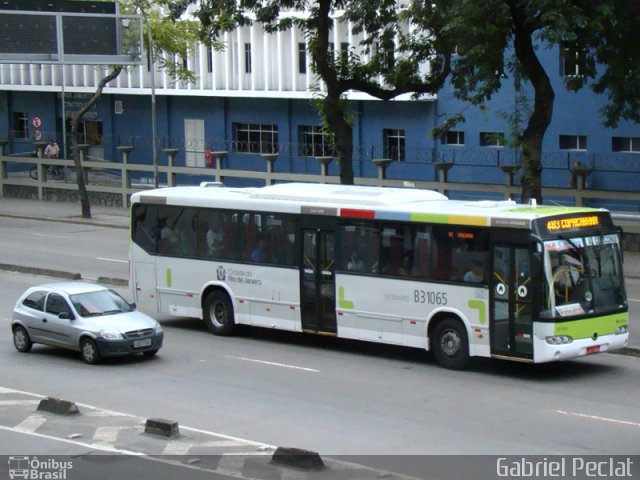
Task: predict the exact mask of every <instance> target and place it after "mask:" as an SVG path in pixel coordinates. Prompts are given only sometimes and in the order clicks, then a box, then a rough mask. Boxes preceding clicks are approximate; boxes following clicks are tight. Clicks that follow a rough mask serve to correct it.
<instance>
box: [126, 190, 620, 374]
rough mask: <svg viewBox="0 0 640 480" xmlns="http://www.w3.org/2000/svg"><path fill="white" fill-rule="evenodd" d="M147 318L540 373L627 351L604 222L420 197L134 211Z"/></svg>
mask: <svg viewBox="0 0 640 480" xmlns="http://www.w3.org/2000/svg"><path fill="white" fill-rule="evenodd" d="M131 240H132V241H131V242H130V261H131V278H130V286H131V289H132V295H133V298H134V301H135V302H136V303H137V305H138V307H139V308H140V309H142V310H143V311H146V312H147V313H150V314H154V313H162V314H169V315H174V316H184V317H199V318H202V319H204V321H205V322H206V325H207V327H208V328H209V329H210V330H211V331H212V332H213V333H214V334H217V335H228V334H230V333H232V331H233V330H234V327H235V326H236V325H238V324H247V325H255V326H259V327H267V328H277V329H283V330H290V331H297V332H312V333H318V334H325V335H334V336H337V337H341V338H351V339H359V340H368V341H373V342H382V343H389V344H395V345H406V346H409V347H417V348H423V349H426V350H432V351H433V354H434V356H435V358H436V360H437V362H438V363H439V364H441V365H442V366H445V367H448V368H465V367H466V366H467V365H468V364H469V360H470V357H473V356H482V357H495V358H502V359H510V360H516V361H523V362H536V363H537V362H549V361H553V360H563V359H568V358H575V357H579V356H583V355H589V354H593V353H597V352H605V351H611V350H615V349H620V348H623V347H625V346H626V345H627V343H628V307H627V299H626V294H625V288H624V278H623V272H622V258H621V249H620V238H619V231H618V230H616V228H615V227H614V225H613V223H612V221H611V217H610V215H609V213H608V212H607V211H605V210H600V209H592V208H574V207H557V206H553V207H547V206H535V205H519V204H516V203H515V202H513V201H454V200H448V199H447V197H445V196H444V195H441V194H439V193H437V192H433V191H428V190H415V189H401V188H383V187H359V186H344V185H327V184H296V183H291V184H278V185H273V186H267V187H263V188H225V187H224V186H222V185H221V184H213V183H203V184H202V185H200V186H194V187H174V188H164V189H157V190H151V191H145V192H139V193H136V194H134V195H133V196H132V197H131Z"/></svg>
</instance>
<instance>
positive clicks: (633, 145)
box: [611, 137, 640, 152]
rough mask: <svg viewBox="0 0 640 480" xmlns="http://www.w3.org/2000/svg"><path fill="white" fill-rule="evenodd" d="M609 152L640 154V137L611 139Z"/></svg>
mask: <svg viewBox="0 0 640 480" xmlns="http://www.w3.org/2000/svg"><path fill="white" fill-rule="evenodd" d="M611 151H613V152H640V137H612V138H611Z"/></svg>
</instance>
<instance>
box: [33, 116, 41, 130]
mask: <svg viewBox="0 0 640 480" xmlns="http://www.w3.org/2000/svg"><path fill="white" fill-rule="evenodd" d="M31 124H32V125H33V128H40V127H41V126H42V120H40V117H33V118H32V119H31Z"/></svg>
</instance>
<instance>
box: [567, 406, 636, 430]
mask: <svg viewBox="0 0 640 480" xmlns="http://www.w3.org/2000/svg"><path fill="white" fill-rule="evenodd" d="M556 413H559V414H560V415H567V416H570V417H579V418H586V419H589V420H597V421H599V422H607V423H615V424H617V425H628V426H631V427H640V423H638V422H631V421H629V420H617V419H615V418H607V417H599V416H597V415H587V414H585V413H578V412H565V411H564V410H556Z"/></svg>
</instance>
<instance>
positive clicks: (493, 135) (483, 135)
mask: <svg viewBox="0 0 640 480" xmlns="http://www.w3.org/2000/svg"><path fill="white" fill-rule="evenodd" d="M480 146H481V147H504V133H502V132H480Z"/></svg>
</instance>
